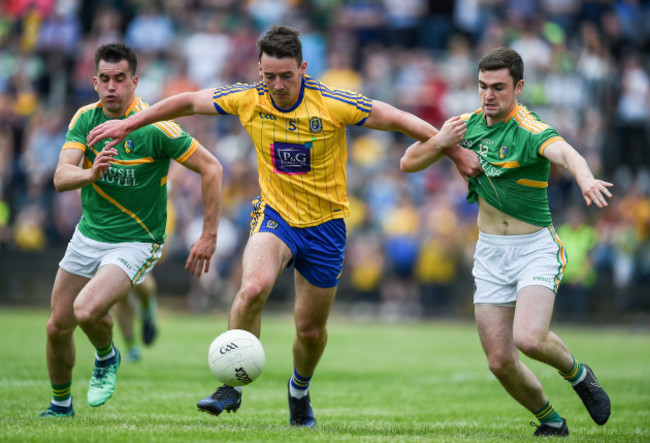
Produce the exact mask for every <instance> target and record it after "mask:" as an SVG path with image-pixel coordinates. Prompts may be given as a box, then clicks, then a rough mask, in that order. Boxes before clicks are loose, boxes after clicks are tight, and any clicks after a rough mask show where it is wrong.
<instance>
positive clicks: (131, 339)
mask: <svg viewBox="0 0 650 443" xmlns="http://www.w3.org/2000/svg"><path fill="white" fill-rule="evenodd" d="M124 341H125V342H126V347H127V349H132V348H133V347H134V346H135V336H133V335H129V336H128V337H126V336H125V337H124Z"/></svg>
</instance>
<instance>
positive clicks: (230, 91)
mask: <svg viewBox="0 0 650 443" xmlns="http://www.w3.org/2000/svg"><path fill="white" fill-rule="evenodd" d="M249 89H251V88H230V89H224V88H221V89H217V90H216V91H214V95H213V96H212V98H213V99H215V98H220V97H224V96H226V95H230V94H234V93H236V92H243V91H247V90H249Z"/></svg>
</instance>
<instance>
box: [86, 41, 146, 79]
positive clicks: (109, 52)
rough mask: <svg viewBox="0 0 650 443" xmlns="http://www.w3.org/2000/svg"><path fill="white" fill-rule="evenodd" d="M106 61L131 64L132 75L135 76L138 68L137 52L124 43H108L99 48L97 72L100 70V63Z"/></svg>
mask: <svg viewBox="0 0 650 443" xmlns="http://www.w3.org/2000/svg"><path fill="white" fill-rule="evenodd" d="M100 60H104V61H105V62H109V63H117V62H119V61H122V60H126V61H127V62H128V64H129V70H130V71H131V75H135V71H136V70H137V68H138V56H137V55H136V54H135V51H134V50H133V49H131V48H129V47H128V46H126V45H125V44H124V43H106V44H105V45H101V46H100V47H99V48H97V52H95V70H98V69H99V61H100Z"/></svg>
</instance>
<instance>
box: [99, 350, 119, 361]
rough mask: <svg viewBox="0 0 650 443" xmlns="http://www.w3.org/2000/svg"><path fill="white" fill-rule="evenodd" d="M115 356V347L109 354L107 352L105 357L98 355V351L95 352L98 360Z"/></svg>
mask: <svg viewBox="0 0 650 443" xmlns="http://www.w3.org/2000/svg"><path fill="white" fill-rule="evenodd" d="M113 357H115V348H113V349H111V352H109V353H108V354H106V355H105V356H103V357H100V356H98V355H97V353H96V352H95V359H97V361H104V360H108V359H109V358H113Z"/></svg>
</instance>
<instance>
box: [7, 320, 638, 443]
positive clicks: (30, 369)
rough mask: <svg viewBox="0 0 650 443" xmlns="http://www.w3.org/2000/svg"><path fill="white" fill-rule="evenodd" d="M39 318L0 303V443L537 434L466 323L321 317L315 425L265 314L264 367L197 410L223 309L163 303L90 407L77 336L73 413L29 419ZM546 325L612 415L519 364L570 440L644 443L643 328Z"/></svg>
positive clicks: (38, 402)
mask: <svg viewBox="0 0 650 443" xmlns="http://www.w3.org/2000/svg"><path fill="white" fill-rule="evenodd" d="M47 316H48V312H46V311H40V310H39V311H33V310H15V309H11V310H8V309H5V310H0V441H3V442H10V441H21V442H23V441H33V442H44V441H65V442H71V441H79V442H91V441H95V442H108V441H110V442H113V441H125V442H126V441H128V442H150V441H178V442H186V441H220V442H226V441H233V442H242V441H276V442H286V441H296V442H302V441H322V442H329V441H354V442H357V441H363V442H376V441H390V442H393V441H419V442H424V441H445V442H456V441H458V442H461V441H462V442H474V441H494V442H501V441H535V439H533V438H532V433H533V430H534V429H533V428H532V427H530V426H529V422H530V421H532V419H533V418H534V417H533V416H532V415H531V414H530V413H528V412H527V411H525V410H524V409H523V408H522V407H520V406H519V405H518V404H517V403H515V401H514V400H512V399H511V398H510V397H509V396H508V395H507V394H506V393H505V391H504V390H503V388H502V387H501V386H500V385H499V383H498V382H497V381H496V380H495V379H494V377H493V376H492V375H491V374H490V373H489V371H488V369H487V365H486V362H485V358H484V356H483V352H482V350H481V349H480V345H479V343H478V338H477V334H476V331H475V327H474V324H473V323H472V322H452V321H435V322H426V323H424V322H423V323H409V324H385V323H379V322H370V321H359V320H352V319H348V318H346V317H343V316H340V315H334V316H333V318H332V319H331V321H330V328H329V333H330V339H329V344H328V347H327V349H326V351H325V355H324V356H323V359H322V360H321V363H320V365H319V368H318V371H317V373H316V376H315V378H314V381H313V384H312V389H311V396H312V404H313V406H314V409H315V413H316V418H317V420H318V427H317V429H315V430H309V429H292V428H290V427H289V426H288V410H287V404H286V403H287V399H286V395H287V392H286V383H287V380H288V378H289V375H290V373H291V370H292V366H291V341H292V339H293V320H292V318H291V317H290V316H288V315H286V316H277V315H275V316H274V315H270V314H269V315H266V316H265V317H264V321H263V331H262V343H263V344H264V347H265V349H266V353H267V362H266V368H265V369H264V372H263V373H262V375H261V376H260V378H259V379H258V380H256V381H255V382H254V383H253V384H252V385H250V386H248V387H246V388H245V389H244V397H243V403H242V407H241V408H240V409H239V411H238V412H237V413H236V414H225V413H224V414H223V415H221V416H219V417H213V416H211V415H208V414H202V413H199V412H197V410H196V406H195V405H196V401H197V400H199V399H200V398H202V397H204V396H206V395H208V394H210V393H211V392H212V391H213V390H214V389H215V388H216V387H217V382H216V380H215V379H214V378H213V377H212V375H211V373H210V370H209V369H208V367H207V349H208V346H209V344H210V342H211V340H212V339H213V338H214V337H215V336H216V335H217V334H218V333H220V332H222V331H223V330H225V328H226V319H225V316H224V315H220V316H217V315H209V316H208V315H205V316H195V315H182V314H178V313H171V312H170V311H163V312H162V313H161V319H160V325H161V333H160V336H159V338H158V341H157V342H156V344H155V346H153V347H152V348H150V349H144V350H143V359H142V361H141V362H139V363H129V362H127V361H124V362H123V364H122V366H121V367H120V371H119V373H118V384H117V388H116V391H115V395H114V396H113V398H112V399H110V400H109V401H108V402H107V403H106V404H105V405H104V406H102V407H99V408H90V407H89V406H88V405H87V404H86V401H85V397H86V390H87V387H88V380H89V377H90V373H91V371H92V362H93V360H92V359H93V357H92V349H91V346H90V344H89V342H88V340H87V339H86V337H85V336H84V335H83V333H81V331H79V330H78V331H77V334H76V343H77V365H76V367H75V370H74V378H73V385H72V391H73V396H74V398H75V402H74V405H75V411H76V417H75V418H73V419H39V418H37V417H36V416H37V414H38V413H39V412H40V411H42V410H43V409H45V408H46V407H47V405H48V403H49V400H50V395H51V393H50V387H49V382H48V378H47V369H46V365H45V323H46V320H47ZM555 330H556V331H557V332H558V333H559V334H560V335H561V336H562V337H563V339H564V340H565V342H566V343H567V344H568V345H569V347H570V348H571V349H572V350H573V352H574V353H575V355H576V356H577V358H579V359H584V360H585V361H586V362H587V363H589V364H590V366H592V368H594V370H595V372H596V374H597V375H598V378H599V380H600V382H601V384H602V385H603V386H605V388H606V389H607V390H608V392H609V394H610V396H611V398H612V417H611V419H610V420H609V422H608V423H607V424H606V425H605V426H603V427H600V426H597V425H596V424H594V423H593V422H592V421H591V419H590V418H589V416H588V414H587V412H586V411H585V410H584V408H583V406H582V403H580V400H579V399H578V397H577V396H576V395H575V393H574V392H573V390H572V389H571V388H570V386H569V385H568V383H566V382H564V381H563V380H562V379H561V377H560V376H559V375H558V374H557V373H556V372H555V371H554V370H553V369H551V368H549V367H548V366H545V365H542V364H540V363H538V362H533V361H530V360H526V362H527V363H528V364H529V366H530V367H531V369H532V370H533V371H534V372H535V373H536V374H537V375H538V376H539V377H540V379H541V381H542V383H543V384H544V386H545V389H546V393H547V395H548V396H549V398H550V399H551V401H552V403H553V404H554V405H555V407H556V408H557V409H558V411H559V412H560V414H561V415H562V416H564V417H566V418H567V421H568V423H569V427H570V431H571V436H570V437H569V440H571V441H594V442H596V441H598V442H602V441H607V442H628V441H638V442H645V441H650V375H649V374H650V335H649V334H648V332H647V331H636V332H635V331H631V330H625V329H621V328H613V327H590V328H587V327H582V328H571V327H567V326H560V327H557V328H555ZM116 343H117V344H118V346H119V345H120V344H121V343H122V341H121V338H120V337H118V338H117V339H116ZM537 441H538V440H537Z"/></svg>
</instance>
